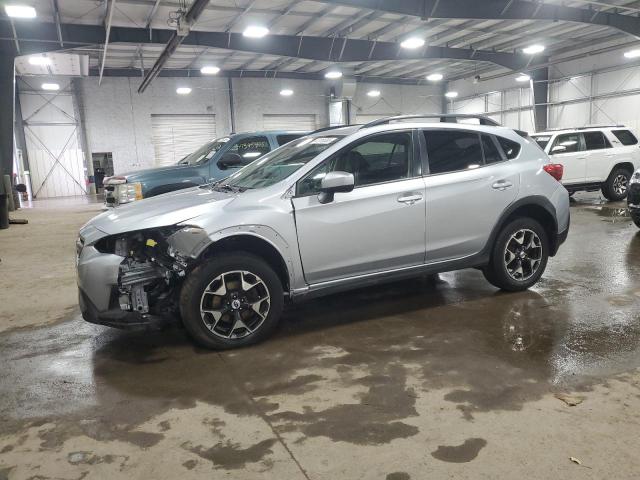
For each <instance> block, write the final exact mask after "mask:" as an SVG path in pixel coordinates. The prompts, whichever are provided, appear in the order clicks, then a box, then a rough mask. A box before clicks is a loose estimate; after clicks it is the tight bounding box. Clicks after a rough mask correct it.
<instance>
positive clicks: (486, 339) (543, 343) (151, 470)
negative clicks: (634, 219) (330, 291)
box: [0, 194, 640, 480]
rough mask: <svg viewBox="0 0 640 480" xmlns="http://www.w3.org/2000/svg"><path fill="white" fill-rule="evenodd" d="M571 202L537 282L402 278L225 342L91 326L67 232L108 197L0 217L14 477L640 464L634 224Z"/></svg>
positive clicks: (4, 437)
mask: <svg viewBox="0 0 640 480" xmlns="http://www.w3.org/2000/svg"><path fill="white" fill-rule="evenodd" d="M577 199H578V201H577V202H574V203H573V206H572V226H571V232H570V235H569V238H568V241H567V243H566V244H565V245H564V246H563V247H562V248H561V250H560V252H559V255H558V256H557V257H555V258H554V259H552V260H551V261H550V263H549V266H548V269H547V272H546V274H545V276H544V278H543V280H542V281H541V282H540V283H539V284H538V285H537V286H536V287H535V288H534V289H532V290H531V291H529V292H524V293H519V294H504V293H500V292H498V291H496V290H495V289H494V288H492V287H491V286H490V285H489V284H487V283H486V282H485V281H484V279H483V278H482V275H481V274H480V273H479V272H478V271H475V270H471V271H462V272H458V273H452V274H444V275H441V276H440V278H439V280H437V281H429V280H413V281H404V282H400V283H395V284H392V285H389V286H385V287H379V288H376V289H370V290H366V291H357V292H354V293H348V294H341V295H336V296H332V297H327V298H324V299H320V300H317V301H313V302H311V303H307V304H302V305H298V306H296V307H294V308H291V309H290V310H288V312H287V314H286V318H285V320H284V322H283V325H282V327H281V328H280V330H279V332H278V333H277V334H276V335H275V337H274V338H272V339H270V340H269V341H267V342H266V343H263V344H261V345H258V346H255V347H251V348H247V349H243V350H238V351H232V352H225V353H216V352H208V351H204V350H201V349H198V348H196V347H194V346H193V345H192V344H191V343H190V342H189V341H188V340H187V339H186V338H185V335H184V333H183V331H181V330H167V331H162V332H155V333H127V332H120V331H116V330H112V329H109V328H106V327H105V328H102V327H98V326H93V325H89V324H86V323H84V322H83V321H82V320H81V319H80V317H79V316H78V312H77V309H76V307H75V303H74V302H75V297H74V295H75V289H74V288H73V285H72V278H73V276H72V275H73V271H72V264H73V239H74V236H75V230H76V229H77V227H78V226H79V225H80V224H81V223H82V222H83V221H84V219H86V218H89V217H90V216H91V215H92V214H93V213H95V212H94V210H96V209H97V208H98V207H97V206H96V205H76V204H73V205H64V208H58V207H59V206H56V207H55V208H53V207H51V206H48V207H47V208H45V206H44V205H43V206H42V207H41V208H39V207H36V208H35V209H33V210H31V211H21V212H20V215H19V216H23V217H28V218H29V219H30V220H31V223H30V224H29V225H28V226H12V227H11V229H10V230H8V231H1V232H0V256H1V257H2V263H0V271H1V272H2V275H1V278H0V309H1V316H2V319H1V323H0V325H1V326H2V328H3V329H4V330H5V331H4V332H3V333H0V364H1V365H2V369H1V370H0V479H5V478H9V479H14V478H16V479H18V478H20V479H22V478H39V479H43V478H64V479H81V478H89V479H90V478H109V479H117V478H129V479H130V478H141V479H142V478H144V479H148V478H176V477H178V476H179V477H180V478H182V479H189V478H237V479H243V480H245V479H252V478H278V479H290V478H300V479H336V478H345V479H358V478H363V479H389V480H407V479H426V478H433V479H435V478H462V479H467V478H468V479H479V478H528V479H533V478H541V479H542V478H545V479H546V478H565V479H573V478H576V479H577V478H580V479H584V478H617V479H622V478H637V477H638V472H640V457H639V456H638V447H639V441H640V437H639V435H638V432H639V431H640V429H639V428H640V371H638V370H637V368H638V367H640V343H639V341H640V313H639V312H640V309H639V307H640V281H639V280H640V233H638V229H637V228H636V227H635V226H633V225H632V224H631V222H630V221H629V218H628V217H626V216H625V210H624V206H623V204H606V203H602V202H601V201H600V200H599V197H598V196H596V195H593V194H592V195H578V196H577ZM16 216H18V215H16ZM62 242H64V244H62ZM19 253H20V254H22V257H18V254H19ZM13 282H19V285H16V286H11V285H12V283H13ZM7 286H9V288H8V289H7ZM17 327H20V328H17ZM563 395H566V396H565V397H563ZM558 397H562V398H564V400H562V399H561V398H558ZM567 402H568V403H579V404H578V405H575V406H569V405H568V404H567ZM570 457H574V458H575V459H577V460H579V461H580V462H582V464H581V465H580V464H578V463H575V462H573V461H571V460H570Z"/></svg>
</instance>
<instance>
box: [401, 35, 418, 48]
mask: <svg viewBox="0 0 640 480" xmlns="http://www.w3.org/2000/svg"><path fill="white" fill-rule="evenodd" d="M423 45H424V38H420V37H409V38H407V39H406V40H404V41H403V42H402V43H400V46H401V47H402V48H408V49H414V48H420V47H422V46H423Z"/></svg>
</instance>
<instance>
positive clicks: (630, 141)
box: [612, 130, 638, 145]
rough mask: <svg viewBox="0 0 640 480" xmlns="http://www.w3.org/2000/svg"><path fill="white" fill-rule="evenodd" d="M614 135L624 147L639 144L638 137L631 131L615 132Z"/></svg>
mask: <svg viewBox="0 0 640 480" xmlns="http://www.w3.org/2000/svg"><path fill="white" fill-rule="evenodd" d="M612 133H613V134H614V135H615V136H616V138H617V139H618V140H620V143H622V144H623V145H636V144H637V143H638V139H637V138H636V136H635V135H634V134H633V133H631V132H630V131H629V130H613V131H612Z"/></svg>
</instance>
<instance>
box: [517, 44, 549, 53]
mask: <svg viewBox="0 0 640 480" xmlns="http://www.w3.org/2000/svg"><path fill="white" fill-rule="evenodd" d="M522 51H523V52H524V53H526V54H527V55H534V54H536V53H540V52H544V46H543V45H531V46H530V47H527V48H525V49H524V50H522Z"/></svg>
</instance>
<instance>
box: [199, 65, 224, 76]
mask: <svg viewBox="0 0 640 480" xmlns="http://www.w3.org/2000/svg"><path fill="white" fill-rule="evenodd" d="M219 71H220V68H219V67H215V66H213V65H206V66H204V67H202V68H201V69H200V73H201V74H203V75H215V74H216V73H218V72H219Z"/></svg>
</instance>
